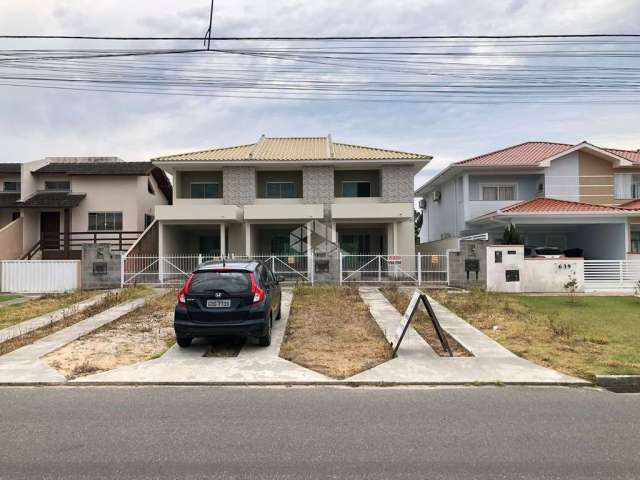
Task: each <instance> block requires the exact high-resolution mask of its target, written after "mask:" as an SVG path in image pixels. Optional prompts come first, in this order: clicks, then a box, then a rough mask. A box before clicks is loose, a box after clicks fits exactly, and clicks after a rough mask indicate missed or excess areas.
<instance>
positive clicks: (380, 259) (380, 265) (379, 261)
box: [378, 255, 382, 282]
mask: <svg viewBox="0 0 640 480" xmlns="http://www.w3.org/2000/svg"><path fill="white" fill-rule="evenodd" d="M378 282H382V257H381V256H380V255H378Z"/></svg>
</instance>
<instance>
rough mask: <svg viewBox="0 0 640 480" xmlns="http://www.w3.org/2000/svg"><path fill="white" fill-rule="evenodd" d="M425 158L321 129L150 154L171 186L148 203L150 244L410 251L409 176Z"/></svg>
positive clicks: (200, 248)
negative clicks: (168, 194)
mask: <svg viewBox="0 0 640 480" xmlns="http://www.w3.org/2000/svg"><path fill="white" fill-rule="evenodd" d="M430 159H431V157H430V156H428V155H418V154H413V153H405V152H398V151H392V150H384V149H380V148H372V147H363V146H357V145H348V144H344V143H336V142H334V141H332V139H331V137H330V136H327V137H313V138H267V137H265V136H262V137H261V138H260V139H258V141H257V142H255V143H252V144H248V145H239V146H231V147H223V148H215V149H211V150H205V151H199V152H191V153H183V154H177V155H169V156H164V157H160V158H155V159H153V160H152V161H153V163H154V164H155V165H157V166H158V167H160V168H162V169H163V170H165V171H166V172H167V173H169V174H170V175H171V176H172V177H173V184H174V194H173V202H172V205H159V206H157V207H156V209H155V217H156V220H157V227H158V228H157V230H158V232H157V238H158V239H157V251H158V253H159V255H161V256H171V255H185V254H202V255H220V254H223V255H232V254H233V255H242V256H255V255H274V254H275V255H305V254H307V253H308V252H309V250H310V249H311V250H313V251H314V252H316V253H318V254H321V253H329V252H330V251H336V250H339V251H343V252H346V253H350V254H363V255H371V254H375V255H378V254H407V255H413V254H414V252H415V241H414V224H413V211H414V209H413V199H414V197H413V177H414V175H415V174H416V173H417V172H418V171H419V170H420V169H422V168H423V167H424V166H425V165H426V164H427V163H428V162H429V160H430ZM150 235H151V234H150ZM155 243H156V242H155V241H146V240H145V241H141V242H140V244H141V246H143V245H145V244H146V245H154V244H155ZM141 251H145V250H144V249H143V250H141ZM146 251H147V252H148V251H149V249H148V248H147V249H146ZM136 252H137V250H136ZM136 252H132V253H136Z"/></svg>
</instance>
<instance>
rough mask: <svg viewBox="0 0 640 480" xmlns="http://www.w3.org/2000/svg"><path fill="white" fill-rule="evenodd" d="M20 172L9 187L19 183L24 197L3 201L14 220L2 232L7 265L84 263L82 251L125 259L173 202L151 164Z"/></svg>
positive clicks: (69, 164)
mask: <svg viewBox="0 0 640 480" xmlns="http://www.w3.org/2000/svg"><path fill="white" fill-rule="evenodd" d="M17 167H18V168H17V172H13V173H11V177H9V176H6V177H4V178H7V179H9V180H6V181H3V187H4V189H6V186H7V182H12V181H15V180H14V179H16V180H17V189H18V192H15V193H9V192H7V191H6V190H4V192H3V193H2V194H1V196H0V198H3V197H5V200H6V202H4V203H3V207H2V210H3V214H2V215H3V217H2V218H3V219H5V220H10V221H9V222H8V223H5V224H4V225H3V226H2V227H0V228H2V229H1V230H0V243H1V244H2V245H3V247H2V252H0V256H1V257H2V258H5V259H8V258H21V257H23V256H26V257H27V258H34V257H35V258H45V259H62V258H79V256H80V252H81V245H82V244H83V243H109V244H111V245H112V246H113V247H114V249H115V250H121V251H125V250H126V249H127V248H129V247H130V246H131V245H132V244H133V242H134V241H135V240H136V239H137V238H138V237H139V236H140V234H141V233H142V232H143V231H144V229H145V228H146V226H148V225H150V224H151V223H152V222H153V220H154V217H153V214H154V209H155V207H156V205H166V204H168V203H169V202H170V201H171V198H172V187H171V184H170V182H169V179H168V178H167V177H166V175H165V174H164V172H163V171H162V170H160V169H159V168H157V167H155V166H153V164H151V162H125V161H123V160H121V159H119V158H117V157H48V158H45V159H42V160H37V161H33V162H27V163H23V164H17ZM6 168H8V167H6ZM12 188H13V185H11V184H10V189H12ZM9 197H10V199H9ZM7 203H10V205H6V204H7ZM5 205H6V206H5ZM3 221H4V220H3Z"/></svg>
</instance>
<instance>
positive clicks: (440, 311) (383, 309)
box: [349, 287, 589, 386]
mask: <svg viewBox="0 0 640 480" xmlns="http://www.w3.org/2000/svg"><path fill="white" fill-rule="evenodd" d="M360 294H361V296H362V298H363V300H364V301H365V303H367V304H368V305H369V308H370V309H371V313H372V315H373V317H374V318H375V319H376V321H377V322H378V324H379V325H380V327H381V328H383V330H384V331H389V332H393V331H395V328H396V327H397V325H398V324H399V322H400V319H401V315H400V313H399V312H397V311H396V313H395V315H392V314H390V312H389V307H390V308H392V309H393V306H391V304H390V303H389V302H388V301H387V299H386V298H385V297H384V296H383V295H382V293H380V291H379V290H378V289H377V288H375V287H362V288H360ZM429 301H430V302H431V304H432V306H433V309H434V312H435V314H436V316H437V317H438V320H439V321H440V324H441V325H442V328H444V329H445V330H446V331H447V333H449V335H451V336H452V337H453V338H455V339H456V340H457V341H458V342H459V343H460V344H461V345H462V346H463V347H465V348H466V349H467V350H468V351H470V352H471V353H472V354H473V355H474V357H453V358H451V357H438V356H428V357H427V356H425V355H424V353H422V352H420V351H419V350H416V349H415V345H416V342H415V341H412V342H410V344H412V345H413V346H410V347H408V348H405V347H404V341H403V344H402V345H401V347H400V350H399V351H398V356H397V357H396V358H394V359H392V360H390V361H388V362H386V363H383V364H381V365H378V366H377V367H374V368H372V369H370V370H367V371H366V372H362V373H360V374H358V375H355V376H353V377H351V378H350V379H349V381H352V382H380V383H383V384H415V385H447V384H452V385H455V384H491V383H503V384H505V385H506V384H516V385H517V384H527V385H576V386H579V385H589V382H586V381H584V380H581V379H578V378H574V377H570V376H568V375H564V374H562V373H559V372H556V371H555V370H552V369H549V368H545V367H541V366H539V365H535V364H533V363H531V362H529V361H527V360H524V359H522V358H520V357H518V356H516V355H514V354H513V353H511V352H510V351H509V350H507V349H505V348H504V347H502V346H501V345H500V344H498V343H497V342H495V341H494V340H492V339H490V338H489V337H487V336H486V335H484V334H483V333H482V332H480V331H479V330H477V329H476V328H474V327H472V326H471V325H469V324H468V323H467V322H465V321H464V320H463V319H461V318H460V317H458V316H457V315H455V314H454V313H453V312H451V311H449V310H447V309H446V308H445V307H443V306H442V305H440V304H439V303H437V302H435V301H434V300H433V299H431V298H429ZM394 310H395V309H394ZM394 325H395V326H394ZM415 336H419V335H418V333H417V332H416V331H415V330H414V329H413V328H412V327H410V328H409V338H411V339H413V338H415Z"/></svg>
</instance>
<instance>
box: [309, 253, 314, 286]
mask: <svg viewBox="0 0 640 480" xmlns="http://www.w3.org/2000/svg"><path fill="white" fill-rule="evenodd" d="M308 261H309V278H311V285H313V284H314V283H315V276H314V274H315V268H314V267H315V265H314V264H313V250H309V260H308Z"/></svg>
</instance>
